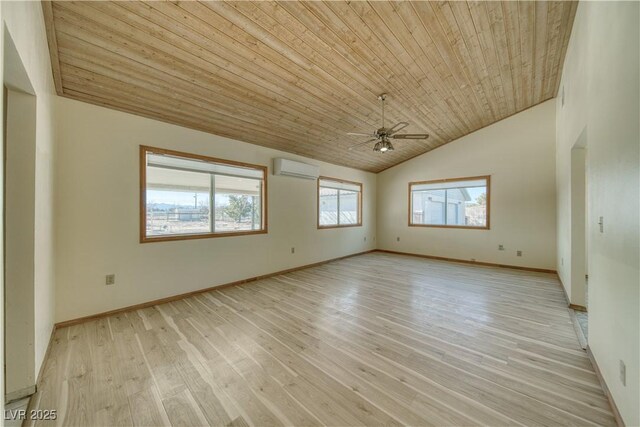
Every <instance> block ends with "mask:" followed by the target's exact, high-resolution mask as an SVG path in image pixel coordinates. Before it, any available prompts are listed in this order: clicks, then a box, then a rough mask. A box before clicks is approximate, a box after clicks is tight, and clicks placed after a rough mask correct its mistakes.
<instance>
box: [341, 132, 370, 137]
mask: <svg viewBox="0 0 640 427" xmlns="http://www.w3.org/2000/svg"><path fill="white" fill-rule="evenodd" d="M347 135H351V136H375V135H373V134H371V133H360V132H347Z"/></svg>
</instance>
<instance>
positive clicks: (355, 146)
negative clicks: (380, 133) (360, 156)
mask: <svg viewBox="0 0 640 427" xmlns="http://www.w3.org/2000/svg"><path fill="white" fill-rule="evenodd" d="M377 140H378V138H373V139H370V140H368V141H365V142H360V143H358V144H354V145H352V146H350V147H349V148H347V150H349V151H351V150H353V149H354V148H358V147H361V146H363V145H366V144H369V143H370V142H373V141H377Z"/></svg>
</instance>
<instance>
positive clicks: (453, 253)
mask: <svg viewBox="0 0 640 427" xmlns="http://www.w3.org/2000/svg"><path fill="white" fill-rule="evenodd" d="M400 144H401V143H399V144H398V145H400ZM554 149H555V103H554V101H547V102H545V103H543V104H541V105H538V106H536V107H533V108H531V109H529V110H527V111H524V112H522V113H519V114H516V115H514V116H511V117H509V118H507V119H505V120H502V121H500V122H498V123H495V124H493V125H491V126H488V127H486V128H484V129H481V130H479V131H477V132H474V133H472V134H469V135H467V136H464V137H462V138H460V139H458V140H456V141H453V142H451V143H449V144H447V145H444V146H442V147H439V148H437V149H436V150H434V151H431V152H429V153H426V154H423V155H421V156H418V157H416V158H414V159H412V160H409V161H407V162H405V163H402V164H400V165H398V166H395V167H392V168H390V169H388V170H386V171H384V172H382V173H380V174H379V175H378V238H379V240H378V242H379V243H378V247H379V248H380V249H386V250H393V251H399V252H410V253H417V254H425V255H435V256H441V257H449V258H456V259H463V260H470V259H476V260H477V261H481V262H491V263H499V264H508V265H518V266H526V267H535V268H544V269H551V270H555V268H556V259H555V238H556V237H555V236H556V234H555V228H556V226H555V181H554V174H555V171H554V169H555V164H554ZM479 175H491V229H490V230H467V229H447V228H430V227H409V226H408V225H407V214H408V194H407V192H408V190H407V183H408V182H410V181H426V180H435V179H444V178H458V177H465V176H479ZM397 237H400V241H399V242H398V241H397ZM500 244H503V245H504V247H505V250H504V251H499V250H498V245H500ZM517 250H521V251H522V252H523V256H522V257H517V256H516V251H517Z"/></svg>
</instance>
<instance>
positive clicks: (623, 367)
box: [620, 360, 627, 387]
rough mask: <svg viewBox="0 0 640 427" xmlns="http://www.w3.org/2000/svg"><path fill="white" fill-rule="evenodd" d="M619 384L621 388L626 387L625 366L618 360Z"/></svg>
mask: <svg viewBox="0 0 640 427" xmlns="http://www.w3.org/2000/svg"><path fill="white" fill-rule="evenodd" d="M620 382H621V383H622V385H623V386H625V387H626V386H627V366H626V365H625V364H624V362H623V361H622V360H620Z"/></svg>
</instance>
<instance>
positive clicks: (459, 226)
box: [409, 224, 491, 230]
mask: <svg viewBox="0 0 640 427" xmlns="http://www.w3.org/2000/svg"><path fill="white" fill-rule="evenodd" d="M409 227H429V228H461V229H464V230H491V228H490V227H489V226H488V225H487V226H484V227H475V226H473V225H434V224H409Z"/></svg>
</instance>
